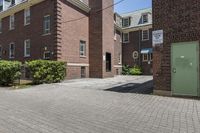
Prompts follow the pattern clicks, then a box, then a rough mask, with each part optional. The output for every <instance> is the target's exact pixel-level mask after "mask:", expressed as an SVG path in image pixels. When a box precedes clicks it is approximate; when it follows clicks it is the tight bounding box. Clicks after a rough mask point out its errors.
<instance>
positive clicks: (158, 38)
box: [152, 30, 163, 46]
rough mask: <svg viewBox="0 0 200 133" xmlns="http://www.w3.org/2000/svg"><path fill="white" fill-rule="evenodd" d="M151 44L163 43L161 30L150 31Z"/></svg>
mask: <svg viewBox="0 0 200 133" xmlns="http://www.w3.org/2000/svg"><path fill="white" fill-rule="evenodd" d="M152 36H153V46H156V45H159V44H163V30H156V31H153V32H152Z"/></svg>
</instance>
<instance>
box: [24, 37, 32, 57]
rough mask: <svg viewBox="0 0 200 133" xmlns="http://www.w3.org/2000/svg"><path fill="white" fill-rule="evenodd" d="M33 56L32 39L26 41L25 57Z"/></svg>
mask: <svg viewBox="0 0 200 133" xmlns="http://www.w3.org/2000/svg"><path fill="white" fill-rule="evenodd" d="M30 56H31V43H30V40H29V39H28V40H25V41H24V57H30Z"/></svg>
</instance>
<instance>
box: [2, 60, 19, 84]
mask: <svg viewBox="0 0 200 133" xmlns="http://www.w3.org/2000/svg"><path fill="white" fill-rule="evenodd" d="M20 70H21V63H20V62H18V61H0V85H3V86H8V85H11V84H13V83H14V81H15V80H17V79H19V78H20V76H21V72H20Z"/></svg>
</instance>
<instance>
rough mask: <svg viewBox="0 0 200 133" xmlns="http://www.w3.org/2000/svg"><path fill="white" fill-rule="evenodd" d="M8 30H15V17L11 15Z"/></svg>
mask: <svg viewBox="0 0 200 133" xmlns="http://www.w3.org/2000/svg"><path fill="white" fill-rule="evenodd" d="M9 28H10V30H13V29H15V16H14V15H11V16H10V26H9Z"/></svg>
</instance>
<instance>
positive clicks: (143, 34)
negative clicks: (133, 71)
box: [115, 8, 153, 74]
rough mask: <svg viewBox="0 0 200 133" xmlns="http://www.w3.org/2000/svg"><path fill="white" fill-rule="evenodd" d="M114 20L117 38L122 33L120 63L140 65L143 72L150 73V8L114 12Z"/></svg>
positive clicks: (151, 71) (151, 70)
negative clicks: (120, 12)
mask: <svg viewBox="0 0 200 133" xmlns="http://www.w3.org/2000/svg"><path fill="white" fill-rule="evenodd" d="M115 20H116V21H117V22H116V25H117V26H115V29H116V34H117V39H118V35H119V34H122V40H121V43H122V64H123V65H129V66H131V67H133V66H140V67H141V68H142V70H143V74H152V73H153V69H152V66H153V65H152V34H151V33H152V9H151V8H148V9H142V10H138V11H134V12H130V13H125V14H121V15H119V14H115ZM120 32H121V33H120ZM116 42H119V41H118V40H116Z"/></svg>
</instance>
